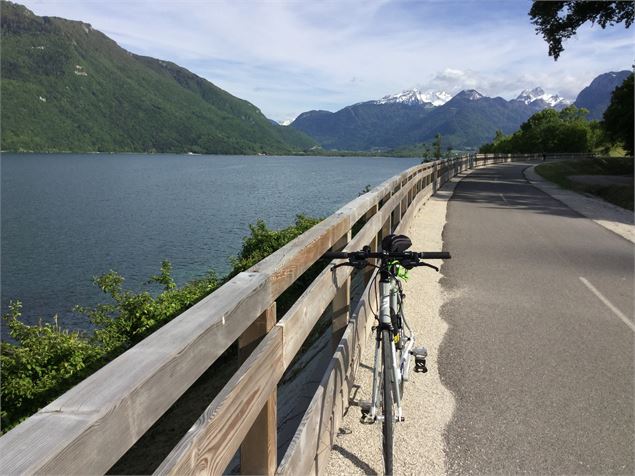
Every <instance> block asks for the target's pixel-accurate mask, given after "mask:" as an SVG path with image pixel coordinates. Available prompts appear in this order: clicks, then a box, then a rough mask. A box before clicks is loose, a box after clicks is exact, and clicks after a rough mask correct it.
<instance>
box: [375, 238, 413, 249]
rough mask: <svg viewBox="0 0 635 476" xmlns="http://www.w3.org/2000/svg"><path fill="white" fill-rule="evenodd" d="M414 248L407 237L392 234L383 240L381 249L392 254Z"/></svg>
mask: <svg viewBox="0 0 635 476" xmlns="http://www.w3.org/2000/svg"><path fill="white" fill-rule="evenodd" d="M411 246H412V241H410V238H408V237H407V236H406V235H394V234H390V235H388V236H385V237H384V239H383V240H381V249H382V250H384V251H388V252H390V253H402V252H404V251H406V250H407V249H408V248H410V247H411Z"/></svg>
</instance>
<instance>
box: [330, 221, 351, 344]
mask: <svg viewBox="0 0 635 476" xmlns="http://www.w3.org/2000/svg"><path fill="white" fill-rule="evenodd" d="M351 236H352V233H351V230H349V231H348V232H347V233H346V234H345V235H344V236H342V238H340V239H339V240H338V241H337V242H336V243H335V244H334V245H333V248H332V250H333V251H341V250H343V249H344V248H345V247H346V245H348V243H349V242H350V241H351ZM350 304H351V277H350V276H349V277H348V278H346V280H345V281H344V283H343V284H342V286H340V287H339V289H338V290H337V291H336V292H335V296H334V297H333V301H332V302H331V310H332V314H333V318H332V323H331V334H332V339H331V342H332V344H333V351H334V352H335V349H337V345H338V343H339V341H340V339H341V338H342V335H343V334H344V329H346V326H347V325H348V318H349V314H350Z"/></svg>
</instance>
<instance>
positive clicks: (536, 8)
mask: <svg viewBox="0 0 635 476" xmlns="http://www.w3.org/2000/svg"><path fill="white" fill-rule="evenodd" d="M634 13H635V8H634V6H633V2H630V1H601V2H600V1H582V0H564V1H535V2H534V3H533V5H532V7H531V10H530V11H529V16H530V17H531V22H532V23H533V24H534V25H536V32H537V33H540V34H542V36H543V38H544V39H545V41H546V42H547V44H548V45H549V56H553V59H554V60H557V59H558V57H559V56H560V53H562V51H564V47H563V46H562V41H563V40H565V39H568V38H571V37H572V36H574V35H575V34H576V31H577V30H578V28H580V27H581V26H582V25H583V24H585V23H586V22H588V21H590V22H591V23H593V24H596V23H597V24H598V25H600V26H601V27H602V28H606V27H607V25H608V26H614V25H617V24H619V23H622V22H624V26H625V27H626V28H628V27H630V26H631V25H632V24H633V15H634Z"/></svg>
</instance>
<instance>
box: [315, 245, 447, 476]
mask: <svg viewBox="0 0 635 476" xmlns="http://www.w3.org/2000/svg"><path fill="white" fill-rule="evenodd" d="M410 246H412V242H411V241H410V239H409V238H408V237H407V236H405V235H394V234H391V235H388V236H386V237H384V239H383V240H382V243H381V248H382V251H378V252H373V251H371V249H370V247H368V246H365V247H364V248H363V249H362V250H361V251H352V252H327V253H326V254H325V255H324V258H330V259H347V260H348V262H346V263H339V264H336V265H334V266H333V267H332V269H333V270H335V269H336V268H338V267H340V266H352V267H353V268H356V269H358V270H362V269H364V268H365V267H367V266H371V267H374V268H377V269H378V272H377V273H376V275H375V278H374V280H376V279H377V277H378V276H379V313H378V314H375V313H374V311H373V314H375V319H376V320H377V321H378V322H377V325H376V326H374V327H373V331H374V332H375V333H376V337H375V341H376V344H375V360H374V366H373V386H372V393H371V401H370V402H360V407H361V409H362V418H361V421H362V423H368V424H372V423H375V422H377V421H381V422H382V433H383V437H382V447H383V458H384V471H385V473H386V474H392V473H393V442H394V438H393V434H394V424H395V423H400V422H403V421H405V418H404V416H403V414H402V408H401V401H402V397H403V391H404V383H405V382H407V381H408V372H409V369H410V361H411V357H413V356H414V358H415V372H422V373H425V372H427V371H428V369H427V367H426V358H427V356H428V352H427V350H426V348H425V347H423V346H421V347H414V344H415V335H414V332H412V329H411V328H410V326H409V325H408V322H407V321H406V318H405V316H404V312H403V301H404V298H405V295H404V293H403V288H402V284H401V281H402V280H403V279H407V271H408V270H410V269H412V268H414V267H418V266H426V267H429V268H432V269H434V270H435V271H439V268H437V267H436V266H434V265H431V264H429V263H425V262H423V261H421V260H422V259H449V258H451V256H450V253H448V252H446V251H436V252H416V251H406V250H407V249H408V248H410ZM370 259H377V260H379V265H376V264H374V263H371V262H369V260H370ZM373 288H374V284H373V283H371V286H370V290H369V295H370V292H371V290H372V289H373ZM369 303H370V300H369Z"/></svg>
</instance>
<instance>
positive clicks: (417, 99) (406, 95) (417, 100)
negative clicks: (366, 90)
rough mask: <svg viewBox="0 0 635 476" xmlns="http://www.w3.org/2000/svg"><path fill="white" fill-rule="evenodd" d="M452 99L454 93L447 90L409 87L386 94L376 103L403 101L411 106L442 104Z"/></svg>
mask: <svg viewBox="0 0 635 476" xmlns="http://www.w3.org/2000/svg"><path fill="white" fill-rule="evenodd" d="M450 99H452V95H451V94H448V93H446V92H445V91H420V90H418V89H409V90H407V91H402V92H401V93H399V94H392V95H388V96H384V97H383V98H381V99H379V100H378V101H373V102H374V103H375V104H390V103H403V104H408V105H410V106H412V105H415V104H423V105H426V104H432V105H433V106H441V105H443V104H445V103H446V102H448V101H449V100H450Z"/></svg>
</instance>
